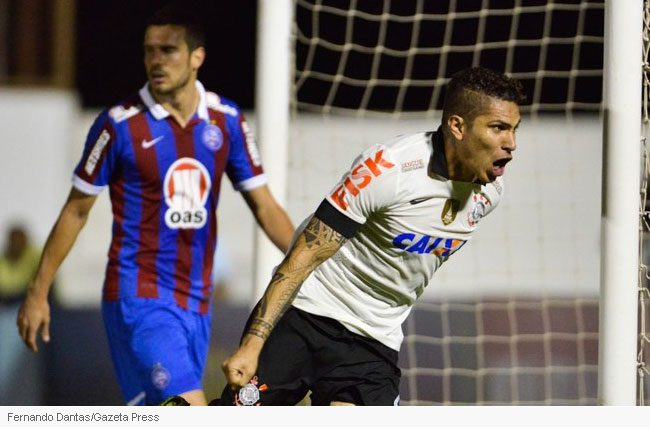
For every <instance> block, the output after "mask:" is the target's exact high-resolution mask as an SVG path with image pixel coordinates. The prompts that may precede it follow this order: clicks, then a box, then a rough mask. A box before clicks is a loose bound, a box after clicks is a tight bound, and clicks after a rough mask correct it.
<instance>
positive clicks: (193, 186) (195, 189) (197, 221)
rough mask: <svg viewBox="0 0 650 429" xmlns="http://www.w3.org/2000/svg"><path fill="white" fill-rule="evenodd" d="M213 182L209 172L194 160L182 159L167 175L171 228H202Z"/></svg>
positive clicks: (168, 216)
mask: <svg viewBox="0 0 650 429" xmlns="http://www.w3.org/2000/svg"><path fill="white" fill-rule="evenodd" d="M211 186H212V183H211V181H210V175H209V174H208V170H207V169H206V168H205V166H204V165H203V164H201V163H200V162H199V161H197V160H196V159H194V158H181V159H179V160H177V161H176V162H174V163H173V164H172V165H171V166H170V167H169V169H168V170H167V173H166V174H165V183H164V192H165V202H166V203H167V205H168V206H169V208H168V209H167V211H166V212H165V223H166V224H167V226H168V227H169V228H172V229H179V228H182V229H197V228H202V227H203V226H204V225H205V222H206V220H207V218H208V212H207V210H206V209H205V202H206V201H207V199H208V195H209V194H210V188H211Z"/></svg>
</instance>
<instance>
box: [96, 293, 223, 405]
mask: <svg viewBox="0 0 650 429" xmlns="http://www.w3.org/2000/svg"><path fill="white" fill-rule="evenodd" d="M102 314H103V316H104V327H105V328H106V335H107V337H108V344H109V347H110V350H111V358H112V360H113V366H114V368H115V372H116V373H117V379H118V382H119V384H120V387H121V388H122V393H123V394H124V398H125V399H126V402H127V405H158V404H159V403H161V402H162V401H163V400H165V399H166V398H168V397H169V396H172V395H178V394H179V393H184V392H188V391H190V390H196V389H202V384H201V379H202V377H203V370H204V368H205V362H206V359H207V354H208V341H209V339H210V319H211V314H199V313H195V312H193V311H188V310H183V309H182V308H180V307H178V306H177V305H175V304H174V303H171V304H170V303H165V302H161V301H160V300H156V299H148V298H131V299H129V298H127V299H121V300H119V301H117V302H104V303H103V304H102Z"/></svg>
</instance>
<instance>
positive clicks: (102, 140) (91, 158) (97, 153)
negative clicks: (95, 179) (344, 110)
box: [84, 130, 111, 176]
mask: <svg viewBox="0 0 650 429" xmlns="http://www.w3.org/2000/svg"><path fill="white" fill-rule="evenodd" d="M110 139H111V135H110V134H109V133H108V131H106V130H102V133H101V134H100V135H99V137H98V138H97V140H96V141H95V144H94V145H93V148H92V150H91V151H90V155H88V160H87V161H86V165H85V166H84V171H85V172H86V174H88V175H89V176H90V175H92V174H93V171H95V167H97V162H98V161H99V158H100V157H101V155H102V151H103V150H104V148H105V147H106V145H107V144H108V141H109V140H110Z"/></svg>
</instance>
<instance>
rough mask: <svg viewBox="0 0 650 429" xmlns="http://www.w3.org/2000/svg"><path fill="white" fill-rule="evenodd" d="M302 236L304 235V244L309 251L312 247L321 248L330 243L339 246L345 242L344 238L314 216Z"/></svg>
mask: <svg viewBox="0 0 650 429" xmlns="http://www.w3.org/2000/svg"><path fill="white" fill-rule="evenodd" d="M303 234H304V235H305V244H306V245H307V247H308V248H310V249H311V248H312V247H314V246H323V245H327V244H330V243H336V244H338V245H340V244H342V243H343V242H344V241H345V237H343V236H342V235H341V234H339V233H338V232H336V231H335V230H333V229H332V228H330V227H329V226H327V225H326V224H324V223H323V222H322V221H321V220H320V219H318V218H317V217H315V216H314V217H312V218H311V220H310V221H309V223H308V224H307V227H306V228H305V230H304V231H303Z"/></svg>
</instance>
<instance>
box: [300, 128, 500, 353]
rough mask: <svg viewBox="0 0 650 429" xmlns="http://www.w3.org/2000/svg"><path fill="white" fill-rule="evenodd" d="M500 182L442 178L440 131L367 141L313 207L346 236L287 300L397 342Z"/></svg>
mask: <svg viewBox="0 0 650 429" xmlns="http://www.w3.org/2000/svg"><path fill="white" fill-rule="evenodd" d="M502 191H503V185H502V181H501V178H498V179H497V180H496V181H495V182H493V183H490V184H487V185H480V184H477V183H467V182H459V181H453V180H450V179H449V178H448V170H447V162H446V159H445V154H444V143H443V140H442V133H441V132H440V131H438V132H435V133H433V132H429V133H418V134H412V135H405V136H399V137H397V138H395V139H393V140H391V141H389V142H387V143H385V144H379V145H375V146H373V147H371V148H369V149H367V150H366V151H364V152H363V153H362V154H361V155H360V156H359V157H357V158H356V159H355V161H354V163H353V164H352V168H351V169H350V170H349V171H348V172H347V173H346V174H345V175H344V176H343V178H342V179H341V181H340V182H339V183H338V184H337V185H336V186H335V187H334V189H333V190H332V191H331V192H330V193H329V194H328V195H327V197H326V199H325V201H323V203H322V204H321V205H320V207H319V208H318V210H317V211H316V216H318V218H319V219H320V220H322V221H323V222H325V223H326V224H328V225H329V226H331V227H332V228H334V229H335V230H337V231H338V232H340V233H342V234H343V235H345V236H347V237H349V239H348V240H347V241H346V242H345V243H344V244H343V246H342V247H341V249H339V251H338V252H336V253H335V254H334V255H333V256H332V257H331V258H330V259H328V260H327V261H325V262H324V263H323V264H321V265H320V266H319V267H317V268H316V270H314V272H312V273H311V274H310V275H309V277H308V278H307V279H306V280H305V282H304V283H303V285H302V287H301V289H300V291H299V292H298V295H297V296H296V299H295V300H294V302H293V305H294V306H295V307H297V308H299V309H301V310H304V311H307V312H309V313H313V314H317V315H321V316H326V317H330V318H332V319H335V320H338V321H339V322H341V323H342V324H343V325H344V326H345V327H346V328H348V329H349V330H351V331H352V332H355V333H357V334H361V335H364V336H368V337H371V338H374V339H376V340H378V341H380V342H381V343H383V344H385V345H386V346H388V347H390V348H392V349H395V350H399V348H400V345H401V343H402V340H403V338H404V334H403V333H402V326H401V325H402V322H404V320H405V319H406V317H407V316H408V315H409V313H410V311H411V308H412V306H413V304H414V303H415V300H416V299H417V298H418V297H419V296H420V295H421V294H422V292H423V291H424V288H425V287H426V286H427V285H428V284H429V282H430V281H431V278H432V277H433V274H434V273H435V272H436V270H437V269H438V267H440V265H441V264H442V263H443V262H444V261H446V260H447V259H448V258H449V256H451V255H452V254H453V253H454V252H456V251H457V250H458V249H460V248H461V247H462V246H463V245H464V244H465V243H466V242H467V241H468V240H469V239H470V238H471V236H472V233H473V232H474V230H475V229H476V227H477V224H478V222H479V220H480V219H481V217H483V216H485V215H487V214H488V213H489V212H491V211H492V210H493V209H494V207H496V205H497V204H498V203H499V200H500V196H501V193H502ZM305 224H306V222H305ZM303 228H304V226H303ZM301 229H302V228H299V230H298V232H297V233H296V234H298V233H300V231H301Z"/></svg>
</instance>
